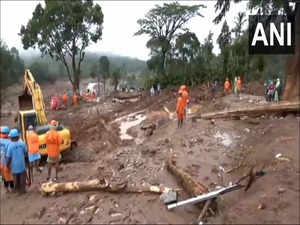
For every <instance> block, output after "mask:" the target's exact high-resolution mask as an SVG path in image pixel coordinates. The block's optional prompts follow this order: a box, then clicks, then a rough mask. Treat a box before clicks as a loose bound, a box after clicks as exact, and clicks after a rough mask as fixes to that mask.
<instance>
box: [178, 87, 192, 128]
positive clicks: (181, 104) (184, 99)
mask: <svg viewBox="0 0 300 225" xmlns="http://www.w3.org/2000/svg"><path fill="white" fill-rule="evenodd" d="M188 102H189V94H188V92H187V89H186V85H181V86H180V88H179V90H178V98H177V105H176V113H177V118H178V128H181V127H182V125H183V118H184V117H186V107H187V104H188Z"/></svg>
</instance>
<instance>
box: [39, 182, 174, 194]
mask: <svg viewBox="0 0 300 225" xmlns="http://www.w3.org/2000/svg"><path fill="white" fill-rule="evenodd" d="M170 190H171V188H167V187H164V186H163V185H160V186H155V185H150V184H144V185H141V186H140V187H129V186H127V184H126V183H122V184H121V185H118V184H117V185H113V184H109V182H108V181H107V180H106V179H94V180H88V181H80V182H79V181H76V182H65V183H52V182H47V183H43V184H41V187H40V192H41V193H42V194H43V195H47V194H55V193H58V192H84V191H106V192H114V193H120V192H122V193H142V192H151V193H158V194H161V193H165V192H168V191H170Z"/></svg>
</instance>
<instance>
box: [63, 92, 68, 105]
mask: <svg viewBox="0 0 300 225" xmlns="http://www.w3.org/2000/svg"><path fill="white" fill-rule="evenodd" d="M62 101H63V103H64V104H66V103H67V101H68V96H67V94H66V93H64V95H63V98H62Z"/></svg>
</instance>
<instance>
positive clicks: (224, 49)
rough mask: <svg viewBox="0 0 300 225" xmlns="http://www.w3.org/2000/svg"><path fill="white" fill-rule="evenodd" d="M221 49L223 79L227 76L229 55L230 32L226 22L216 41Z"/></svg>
mask: <svg viewBox="0 0 300 225" xmlns="http://www.w3.org/2000/svg"><path fill="white" fill-rule="evenodd" d="M217 42H218V44H219V46H220V49H221V56H222V58H223V77H224V78H225V77H227V76H228V72H229V71H228V61H229V55H230V44H231V32H230V29H229V26H228V24H227V22H226V20H225V21H224V23H223V26H222V30H221V33H220V35H219V37H218V39H217Z"/></svg>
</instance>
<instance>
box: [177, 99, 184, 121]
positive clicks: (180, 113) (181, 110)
mask: <svg viewBox="0 0 300 225" xmlns="http://www.w3.org/2000/svg"><path fill="white" fill-rule="evenodd" d="M184 106H185V105H184V99H183V97H178V99H177V106H176V111H177V115H178V118H182V117H183V114H184Z"/></svg>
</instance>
